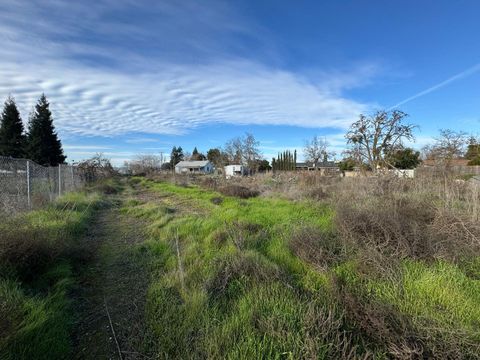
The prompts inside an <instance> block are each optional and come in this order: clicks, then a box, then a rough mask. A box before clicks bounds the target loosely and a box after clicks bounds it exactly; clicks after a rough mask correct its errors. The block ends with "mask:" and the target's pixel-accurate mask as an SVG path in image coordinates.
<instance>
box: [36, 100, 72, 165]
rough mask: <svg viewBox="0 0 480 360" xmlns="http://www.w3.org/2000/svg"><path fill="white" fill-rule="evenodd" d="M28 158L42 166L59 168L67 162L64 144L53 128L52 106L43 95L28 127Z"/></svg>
mask: <svg viewBox="0 0 480 360" xmlns="http://www.w3.org/2000/svg"><path fill="white" fill-rule="evenodd" d="M27 140H28V145H27V154H28V157H29V158H30V159H31V160H33V161H35V162H37V163H39V164H40V165H49V166H57V165H59V164H62V163H64V162H65V159H66V156H65V155H63V149H62V143H61V142H60V139H59V138H58V135H57V133H56V132H55V127H54V126H53V118H52V113H51V111H50V104H49V103H48V100H47V98H46V97H45V94H42V96H41V97H40V99H39V100H38V103H37V105H35V111H34V112H33V114H32V115H31V117H30V121H29V126H28V138H27Z"/></svg>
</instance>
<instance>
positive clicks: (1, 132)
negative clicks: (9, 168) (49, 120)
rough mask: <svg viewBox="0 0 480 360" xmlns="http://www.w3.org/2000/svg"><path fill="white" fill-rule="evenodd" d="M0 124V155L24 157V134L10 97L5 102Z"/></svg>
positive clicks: (12, 99)
mask: <svg viewBox="0 0 480 360" xmlns="http://www.w3.org/2000/svg"><path fill="white" fill-rule="evenodd" d="M0 120H1V124H0V155H1V156H11V157H14V158H22V157H25V155H26V154H25V144H26V143H25V134H24V128H23V123H22V119H21V118H20V113H19V111H18V109H17V105H16V104H15V99H14V98H13V97H11V96H9V97H8V98H7V100H6V101H5V105H4V106H3V112H2V115H1V119H0Z"/></svg>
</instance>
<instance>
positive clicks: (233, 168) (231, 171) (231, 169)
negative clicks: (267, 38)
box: [225, 165, 246, 177]
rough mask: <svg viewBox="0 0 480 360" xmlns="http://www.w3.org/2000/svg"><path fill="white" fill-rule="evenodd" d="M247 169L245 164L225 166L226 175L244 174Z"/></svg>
mask: <svg viewBox="0 0 480 360" xmlns="http://www.w3.org/2000/svg"><path fill="white" fill-rule="evenodd" d="M245 173H246V169H245V167H244V166H243V165H227V166H225V176H226V177H230V176H235V175H244V174H245Z"/></svg>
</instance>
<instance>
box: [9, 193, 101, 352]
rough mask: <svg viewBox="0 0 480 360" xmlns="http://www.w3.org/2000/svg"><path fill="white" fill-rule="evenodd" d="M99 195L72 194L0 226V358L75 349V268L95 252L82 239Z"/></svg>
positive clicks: (99, 202)
mask: <svg viewBox="0 0 480 360" xmlns="http://www.w3.org/2000/svg"><path fill="white" fill-rule="evenodd" d="M100 204H101V201H100V197H99V196H98V195H96V194H94V193H91V194H86V193H71V194H68V195H65V196H63V197H61V198H59V199H58V200H57V201H56V202H55V203H54V204H53V205H51V206H49V207H48V208H45V209H43V210H37V211H32V212H29V213H26V214H21V215H18V216H15V217H7V218H4V219H3V221H2V223H1V224H0V234H1V237H0V238H1V240H0V274H1V275H0V358H2V359H61V358H68V357H69V355H70V351H71V338H70V336H71V327H72V324H73V320H74V316H75V313H74V309H73V308H72V303H71V297H69V296H68V294H69V292H70V291H71V289H72V285H73V283H74V276H73V274H74V272H75V268H76V267H78V266H82V264H84V263H86V262H88V259H89V257H90V256H91V255H92V254H91V253H90V251H89V249H88V248H86V247H84V246H82V243H81V242H80V241H79V239H80V236H81V235H82V234H83V233H84V231H85V229H86V226H87V225H88V223H89V221H90V220H91V219H92V217H93V215H94V213H95V210H96V209H97V208H98V207H99V206H100Z"/></svg>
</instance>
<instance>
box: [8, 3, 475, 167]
mask: <svg viewBox="0 0 480 360" xmlns="http://www.w3.org/2000/svg"><path fill="white" fill-rule="evenodd" d="M479 16H480V2H478V1H475V0H472V1H462V0H458V1H447V0H436V1H434V0H416V1H413V0H391V1H384V0H369V1H366V0H339V1H326V0H324V1H313V0H312V1H302V0H299V1H283V0H244V1H239V0H230V1H226V0H223V1H220V0H218V1H217V0H197V1H193V0H182V1H178V0H157V1H145V0H95V1H93V0H84V1H75V2H73V1H69V0H41V1H40V0H0V99H6V97H7V96H8V95H9V94H10V95H12V96H14V98H15V100H16V102H17V104H18V106H19V109H20V111H21V115H22V118H23V120H24V122H27V121H28V117H29V113H30V112H31V110H32V108H33V106H34V104H35V102H36V101H37V99H38V98H39V96H40V95H41V94H42V93H45V95H46V96H47V98H48V99H49V101H50V103H51V109H52V112H53V115H54V124H55V126H56V129H57V131H58V133H59V136H60V138H61V140H62V143H63V147H64V150H65V153H66V155H67V156H68V158H67V161H79V160H81V159H85V158H88V157H91V156H93V155H94V154H96V153H99V152H101V153H103V154H104V155H105V156H106V157H109V158H111V159H112V161H113V162H114V164H116V165H121V164H122V163H123V162H124V161H125V160H129V159H132V158H134V157H135V156H136V155H137V154H156V155H159V154H160V153H162V152H163V154H164V155H165V154H167V155H168V154H169V153H170V151H171V148H172V147H173V146H182V148H183V149H184V150H186V151H189V152H191V151H192V150H193V148H194V147H195V146H196V147H197V148H198V149H199V150H200V151H203V152H206V151H207V150H208V149H210V148H213V147H221V146H223V145H224V143H225V142H226V141H227V140H229V139H231V138H233V137H236V136H241V135H243V134H245V132H250V133H252V134H253V135H254V136H255V137H256V138H257V139H258V140H259V141H260V148H261V150H262V152H263V154H264V156H265V158H266V159H271V157H272V156H275V155H276V153H277V152H278V151H283V150H286V149H290V150H293V149H297V150H298V151H299V154H301V150H302V147H303V145H304V142H305V140H307V139H310V138H311V137H313V136H315V135H318V136H324V137H325V138H326V139H327V141H328V142H329V143H330V146H331V150H333V151H335V152H336V153H337V155H336V157H337V158H341V152H342V150H343V149H344V148H345V139H344V134H345V132H346V131H347V129H348V127H349V125H350V124H351V123H352V122H353V121H355V120H356V119H357V118H358V116H359V114H361V113H363V114H371V113H373V112H374V111H376V110H379V109H400V110H402V111H404V112H406V113H408V114H409V118H408V121H409V122H410V123H413V124H417V125H418V126H419V128H418V129H417V130H416V138H417V140H416V142H415V143H414V144H412V146H414V147H415V148H421V147H422V146H424V145H425V144H427V143H429V142H430V141H432V138H433V137H435V136H436V135H437V133H438V130H439V129H442V128H451V129H454V130H463V131H466V132H469V133H473V134H476V135H478V134H479V133H480V101H479V99H480V86H479V85H480V45H479V41H478V38H479V35H480V21H478V19H479ZM2 101H3V100H2Z"/></svg>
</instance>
